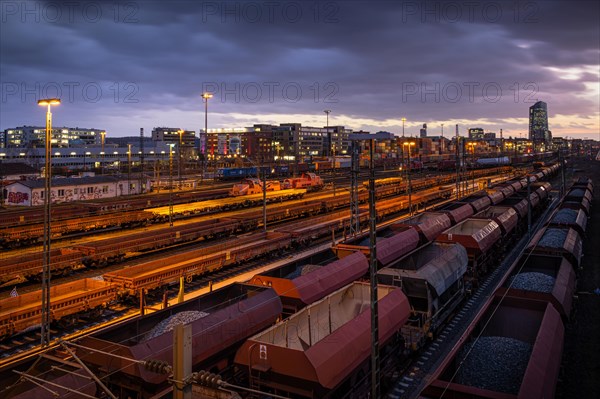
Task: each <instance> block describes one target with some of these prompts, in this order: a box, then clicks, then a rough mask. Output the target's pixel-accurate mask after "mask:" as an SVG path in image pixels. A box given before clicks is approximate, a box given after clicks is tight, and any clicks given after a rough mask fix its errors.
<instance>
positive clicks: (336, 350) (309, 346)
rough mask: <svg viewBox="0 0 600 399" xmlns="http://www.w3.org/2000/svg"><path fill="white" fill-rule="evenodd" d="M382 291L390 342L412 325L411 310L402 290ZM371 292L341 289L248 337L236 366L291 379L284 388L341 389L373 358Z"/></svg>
mask: <svg viewBox="0 0 600 399" xmlns="http://www.w3.org/2000/svg"><path fill="white" fill-rule="evenodd" d="M378 292H379V339H380V342H381V344H384V343H385V342H387V341H388V340H389V339H390V337H392V335H393V334H394V333H395V332H397V331H398V330H399V329H400V327H401V326H402V325H403V324H404V323H405V322H406V320H407V319H408V316H409V315H410V307H409V304H408V300H407V298H406V296H405V295H404V293H402V290H400V289H397V288H395V287H389V286H379V287H378ZM369 293H370V288H369V284H367V283H358V282H356V283H354V284H352V285H350V286H347V287H344V288H342V289H340V290H338V291H336V292H335V293H333V294H331V295H329V296H327V297H326V298H324V299H322V300H320V301H318V302H316V303H314V304H312V305H310V306H308V307H307V308H305V309H304V310H302V311H300V312H298V313H296V314H294V315H293V316H291V317H290V318H289V319H286V320H284V321H282V322H280V323H278V324H277V325H275V326H273V327H271V328H270V329H268V330H266V331H263V332H261V333H260V334H258V335H255V336H254V337H252V338H250V339H248V340H247V341H246V343H244V345H243V346H242V347H241V348H240V349H239V350H238V352H237V354H236V357H235V363H236V364H238V365H240V366H242V367H243V368H246V369H248V368H252V369H261V370H269V373H270V374H271V375H272V376H279V377H281V381H285V382H281V383H280V384H278V386H279V387H280V388H282V389H283V390H288V391H297V390H298V389H301V388H302V387H306V386H307V385H313V386H316V387H320V388H322V389H324V390H327V391H328V390H331V389H334V388H336V387H337V386H338V385H339V384H340V383H341V382H343V381H344V380H345V379H346V378H347V377H348V376H350V375H351V374H352V372H353V371H354V370H355V369H356V368H357V367H358V366H359V365H360V364H362V363H363V362H365V361H366V360H367V359H368V357H369V354H370V341H371V336H370V334H371V322H370V308H369V303H370V296H369ZM350 348H352V350H349V349H350ZM269 382H270V380H265V381H261V384H264V385H268V384H269ZM286 383H287V384H290V387H286V386H285V384H286ZM282 385H283V386H282Z"/></svg>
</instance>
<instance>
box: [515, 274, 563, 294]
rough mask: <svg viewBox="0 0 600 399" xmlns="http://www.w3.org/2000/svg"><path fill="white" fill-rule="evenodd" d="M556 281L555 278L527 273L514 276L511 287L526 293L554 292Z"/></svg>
mask: <svg viewBox="0 0 600 399" xmlns="http://www.w3.org/2000/svg"><path fill="white" fill-rule="evenodd" d="M555 281H556V280H555V279H554V277H552V276H549V275H547V274H544V273H538V272H527V273H520V274H517V275H516V276H513V277H512V278H511V287H512V288H516V289H519V290H525V291H535V292H552V289H553V288H554V282H555Z"/></svg>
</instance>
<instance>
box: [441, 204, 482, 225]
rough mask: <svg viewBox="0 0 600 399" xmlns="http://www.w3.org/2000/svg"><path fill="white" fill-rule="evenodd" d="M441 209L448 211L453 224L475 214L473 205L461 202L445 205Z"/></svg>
mask: <svg viewBox="0 0 600 399" xmlns="http://www.w3.org/2000/svg"><path fill="white" fill-rule="evenodd" d="M440 211H441V212H444V213H446V214H447V215H448V216H449V217H450V220H451V221H452V224H458V223H460V222H462V221H463V220H465V219H466V218H468V217H470V216H473V214H474V212H473V207H471V205H469V204H463V203H460V202H457V203H453V204H450V205H448V206H445V207H443V208H442V209H441V210H440Z"/></svg>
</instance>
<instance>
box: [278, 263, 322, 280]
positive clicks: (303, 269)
mask: <svg viewBox="0 0 600 399" xmlns="http://www.w3.org/2000/svg"><path fill="white" fill-rule="evenodd" d="M320 267H321V266H319V265H304V266H298V267H297V268H296V270H294V271H293V272H291V273H290V274H288V275H287V276H285V278H287V279H290V280H291V279H294V278H296V277H300V276H304V275H305V274H308V273H310V272H312V271H315V270H317V269H318V268H320Z"/></svg>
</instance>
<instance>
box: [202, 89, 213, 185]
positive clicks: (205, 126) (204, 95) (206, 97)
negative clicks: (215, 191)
mask: <svg viewBox="0 0 600 399" xmlns="http://www.w3.org/2000/svg"><path fill="white" fill-rule="evenodd" d="M212 96H213V95H212V94H211V93H208V92H205V93H202V98H203V99H204V136H205V140H206V139H208V100H209V99H211V98H212ZM200 150H201V151H202V141H200ZM204 156H205V154H204V151H202V171H201V175H200V184H202V179H204ZM213 173H214V172H213ZM213 181H214V174H213Z"/></svg>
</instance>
